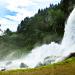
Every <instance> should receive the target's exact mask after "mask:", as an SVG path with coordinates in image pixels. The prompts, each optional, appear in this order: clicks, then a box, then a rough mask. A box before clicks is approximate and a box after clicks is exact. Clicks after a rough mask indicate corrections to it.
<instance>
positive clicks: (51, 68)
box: [0, 57, 75, 75]
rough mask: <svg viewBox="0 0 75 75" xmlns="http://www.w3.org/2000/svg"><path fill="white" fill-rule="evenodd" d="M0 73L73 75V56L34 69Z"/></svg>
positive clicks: (3, 74) (74, 63) (74, 60)
mask: <svg viewBox="0 0 75 75" xmlns="http://www.w3.org/2000/svg"><path fill="white" fill-rule="evenodd" d="M0 75H75V57H72V58H69V59H67V60H65V61H63V62H60V63H56V64H53V65H48V66H43V67H39V68H34V69H17V70H10V71H0Z"/></svg>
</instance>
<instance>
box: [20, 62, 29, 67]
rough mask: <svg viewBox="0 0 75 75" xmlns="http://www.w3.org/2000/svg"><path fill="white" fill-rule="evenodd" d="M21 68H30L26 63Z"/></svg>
mask: <svg viewBox="0 0 75 75" xmlns="http://www.w3.org/2000/svg"><path fill="white" fill-rule="evenodd" d="M20 68H28V66H27V65H26V64H24V63H21V64H20Z"/></svg>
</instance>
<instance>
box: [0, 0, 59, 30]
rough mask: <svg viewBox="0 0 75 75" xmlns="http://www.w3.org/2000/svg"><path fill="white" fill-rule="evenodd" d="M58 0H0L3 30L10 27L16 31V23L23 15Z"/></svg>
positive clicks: (34, 11)
mask: <svg viewBox="0 0 75 75" xmlns="http://www.w3.org/2000/svg"><path fill="white" fill-rule="evenodd" d="M58 1H60V0H0V24H2V26H1V28H2V29H3V30H5V29H6V28H10V29H11V30H12V31H16V29H17V26H18V24H19V23H20V21H21V20H22V19H24V18H25V17H27V16H29V17H31V16H33V15H34V14H35V13H37V11H38V9H43V8H45V7H49V4H50V3H54V4H56V3H57V2H58Z"/></svg>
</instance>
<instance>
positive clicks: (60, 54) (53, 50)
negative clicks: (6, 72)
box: [0, 8, 75, 69]
mask: <svg viewBox="0 0 75 75" xmlns="http://www.w3.org/2000/svg"><path fill="white" fill-rule="evenodd" d="M71 52H75V8H74V10H73V11H72V13H71V14H70V16H69V18H68V20H67V23H66V24H65V33H64V37H63V40H62V43H61V44H57V43H55V42H52V43H51V44H48V45H47V44H45V45H42V46H41V47H37V48H34V49H33V50H32V51H31V53H29V54H28V55H27V56H26V57H23V58H21V59H17V60H14V61H11V63H9V65H6V63H7V62H8V61H9V60H7V61H4V62H0V66H1V67H2V65H3V66H4V67H6V69H15V68H19V66H20V63H21V62H23V63H25V64H27V65H28V66H29V67H35V66H36V65H37V64H38V63H39V62H43V61H44V59H45V58H46V57H48V56H50V57H51V58H53V60H54V62H58V61H61V60H63V59H64V58H65V57H67V56H68V55H69V54H70V53H71ZM54 56H55V57H54Z"/></svg>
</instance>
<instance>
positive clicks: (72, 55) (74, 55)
mask: <svg viewBox="0 0 75 75" xmlns="http://www.w3.org/2000/svg"><path fill="white" fill-rule="evenodd" d="M71 57H75V53H71V54H70V55H69V56H68V57H67V59H68V58H71Z"/></svg>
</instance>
